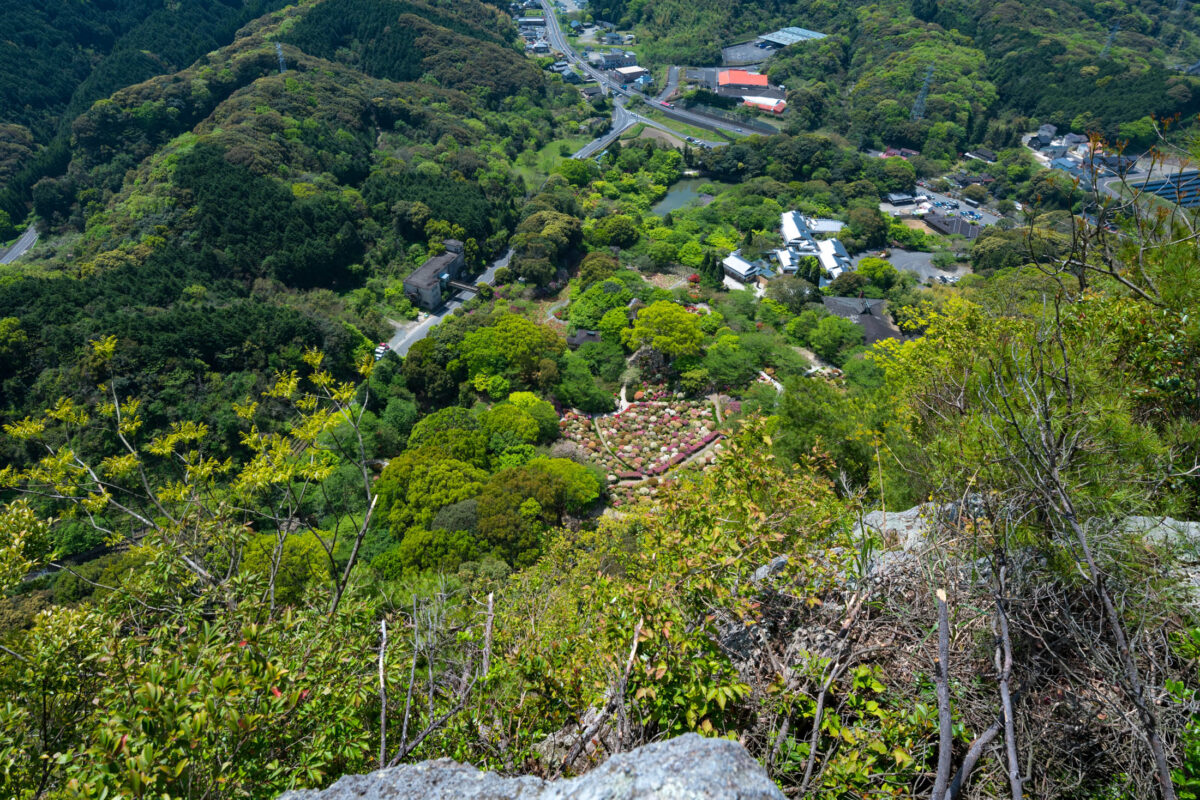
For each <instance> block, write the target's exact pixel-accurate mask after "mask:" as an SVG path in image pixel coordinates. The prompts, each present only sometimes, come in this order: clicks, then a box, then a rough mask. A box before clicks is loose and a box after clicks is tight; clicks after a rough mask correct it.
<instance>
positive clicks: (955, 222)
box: [925, 214, 982, 239]
mask: <svg viewBox="0 0 1200 800" xmlns="http://www.w3.org/2000/svg"><path fill="white" fill-rule="evenodd" d="M925 224H926V225H928V226H929V227H931V228H933V229H934V230H935V231H937V232H938V233H940V234H943V235H944V236H950V235H952V234H958V235H959V236H965V237H966V238H968V239H976V238H978V237H979V234H980V232H981V231H982V228H981V227H980V226H978V225H972V224H971V223H969V222H967V221H966V220H965V219H961V218H959V217H942V216H939V215H937V214H930V215H929V216H927V217H925Z"/></svg>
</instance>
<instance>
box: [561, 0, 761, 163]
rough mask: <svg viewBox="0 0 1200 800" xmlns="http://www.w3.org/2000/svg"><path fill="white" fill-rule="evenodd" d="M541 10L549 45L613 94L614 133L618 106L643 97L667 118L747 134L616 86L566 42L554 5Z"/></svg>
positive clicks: (711, 128)
mask: <svg viewBox="0 0 1200 800" xmlns="http://www.w3.org/2000/svg"><path fill="white" fill-rule="evenodd" d="M542 11H543V13H544V15H545V17H546V39H547V40H548V41H549V43H550V46H551V47H553V48H554V49H555V50H558V51H559V52H561V53H562V54H563V56H564V57H565V58H566V60H567V61H570V62H571V63H573V64H575V65H577V66H578V67H579V68H580V69H582V70H583V73H584V74H585V75H589V76H591V77H592V78H594V79H595V80H596V82H597V83H598V84H599V85H600V86H601V88H604V89H607V90H609V91H610V92H611V93H612V98H613V106H614V108H613V130H614V131H616V130H618V119H617V117H618V112H617V107H620V106H622V105H623V104H624V102H625V100H626V99H627V98H630V97H640V98H642V99H643V100H645V101H646V102H647V103H652V104H654V105H656V106H658V109H659V111H661V112H662V113H663V114H665V115H666V116H668V117H672V118H674V119H678V120H680V121H681V122H688V123H690V124H692V125H695V126H697V127H700V128H705V129H707V130H711V131H723V130H728V131H734V132H735V133H746V131H744V130H742V129H741V128H738V127H736V126H734V125H731V124H729V123H726V122H721V121H720V120H716V119H713V118H712V117H706V116H703V115H701V114H696V113H694V112H691V111H684V110H683V109H680V108H665V107H663V106H660V105H659V104H658V103H657V101H655V100H654V98H652V97H649V96H648V95H644V94H642V93H641V92H637V91H634V90H633V89H629V88H626V87H624V86H621V85H619V84H617V83H614V82H613V81H612V80H610V79H609V78H608V76H606V75H605V74H604V73H602V72H600V71H599V70H597V69H595V68H593V67H592V65H591V64H589V63H587V61H585V60H584V59H582V58H580V57H579V55H578V54H577V53H576V52H575V51H574V50H573V49H572V48H571V45H570V44H569V43H568V42H567V37H566V34H564V33H563V30H562V26H561V25H559V23H558V17H557V16H556V15H555V13H554V7H553V6H552V5H551V3H550V0H542ZM626 127H628V126H626ZM655 127H656V128H660V129H661V130H665V131H667V132H668V133H671V134H674V135H675V136H678V137H679V138H680V139H686V138H687V134H683V133H680V132H679V131H675V130H671V129H670V128H668V127H666V126H663V125H655ZM606 137H612V133H608V134H606V135H605V136H604V137H600V138H606ZM614 138H615V137H614ZM610 144H611V141H610ZM700 144H702V145H705V146H707V147H719V146H721V145H724V144H725V142H706V141H703V140H702V141H701V142H700ZM607 146H608V145H605V147H607ZM585 149H586V148H585ZM600 149H603V148H600V147H597V148H596V150H600ZM592 152H595V151H592ZM586 155H591V153H587V154H585V156H577V157H586Z"/></svg>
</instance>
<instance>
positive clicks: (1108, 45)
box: [1100, 21, 1121, 59]
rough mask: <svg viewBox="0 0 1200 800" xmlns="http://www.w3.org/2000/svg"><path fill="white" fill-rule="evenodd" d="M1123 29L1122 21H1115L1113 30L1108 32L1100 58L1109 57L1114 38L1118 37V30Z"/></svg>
mask: <svg viewBox="0 0 1200 800" xmlns="http://www.w3.org/2000/svg"><path fill="white" fill-rule="evenodd" d="M1119 30H1121V23H1120V22H1119V21H1118V22H1114V23H1113V26H1112V30H1110V31H1109V32H1108V40H1107V41H1106V42H1105V43H1104V49H1103V50H1101V51H1100V58H1102V59H1103V58H1107V57H1108V51H1109V50H1111V49H1112V43H1113V39H1115V38H1117V31H1119Z"/></svg>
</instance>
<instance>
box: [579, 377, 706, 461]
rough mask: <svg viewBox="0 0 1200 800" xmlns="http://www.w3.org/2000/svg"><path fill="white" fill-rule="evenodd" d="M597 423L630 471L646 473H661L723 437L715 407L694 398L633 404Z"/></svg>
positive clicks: (611, 447)
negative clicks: (691, 399)
mask: <svg viewBox="0 0 1200 800" xmlns="http://www.w3.org/2000/svg"><path fill="white" fill-rule="evenodd" d="M634 396H635V397H636V396H637V395H636V394H635V395H634ZM596 423H597V426H598V427H599V429H600V435H601V436H602V437H603V440H604V441H605V442H607V443H608V446H609V448H610V449H611V450H612V452H613V453H614V454H616V456H617V458H618V459H620V461H622V462H623V463H624V464H625V465H626V466H627V471H628V472H630V473H638V474H640V475H646V476H655V475H662V474H663V473H664V472H666V471H667V470H669V469H671V468H672V467H674V466H677V465H679V464H681V463H682V462H684V461H685V460H687V458H688V457H689V456H691V455H692V454H693V453H695V452H697V451H698V450H702V449H703V448H705V447H707V446H708V445H710V444H712V442H714V441H716V440H717V439H718V438H720V436H721V434H719V433H717V432H716V417H715V416H714V412H713V408H712V406H711V405H709V404H708V403H707V402H703V401H694V400H693V401H689V400H679V399H674V400H670V401H663V400H655V401H651V402H638V403H633V404H632V405H630V406H629V407H628V408H626V409H625V410H624V411H622V412H620V413H617V414H612V415H610V416H607V417H598V418H597V419H596ZM630 477H632V475H630Z"/></svg>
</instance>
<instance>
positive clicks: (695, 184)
mask: <svg viewBox="0 0 1200 800" xmlns="http://www.w3.org/2000/svg"><path fill="white" fill-rule="evenodd" d="M706 183H712V181H709V180H705V179H703V178H687V179H685V180H682V181H676V182H675V184H674V185H673V186H672V187H671V188H670V189H669V190H667V196H666V197H664V198H663V199H662V200H659V201H658V202H657V203H655V204H654V206H653V207H652V208H651V209H650V213H651V214H655V215H657V216H660V217H661V216H663V215H665V214H666V213H667V212H668V211H676V210H678V209H680V208H683V207H684V206H686V205H687V204H688V203H690V202H692V201H693V200H695V199H697V198H699V197H702V196H703V195H701V194H700V187H701V186H703V185H704V184H706Z"/></svg>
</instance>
